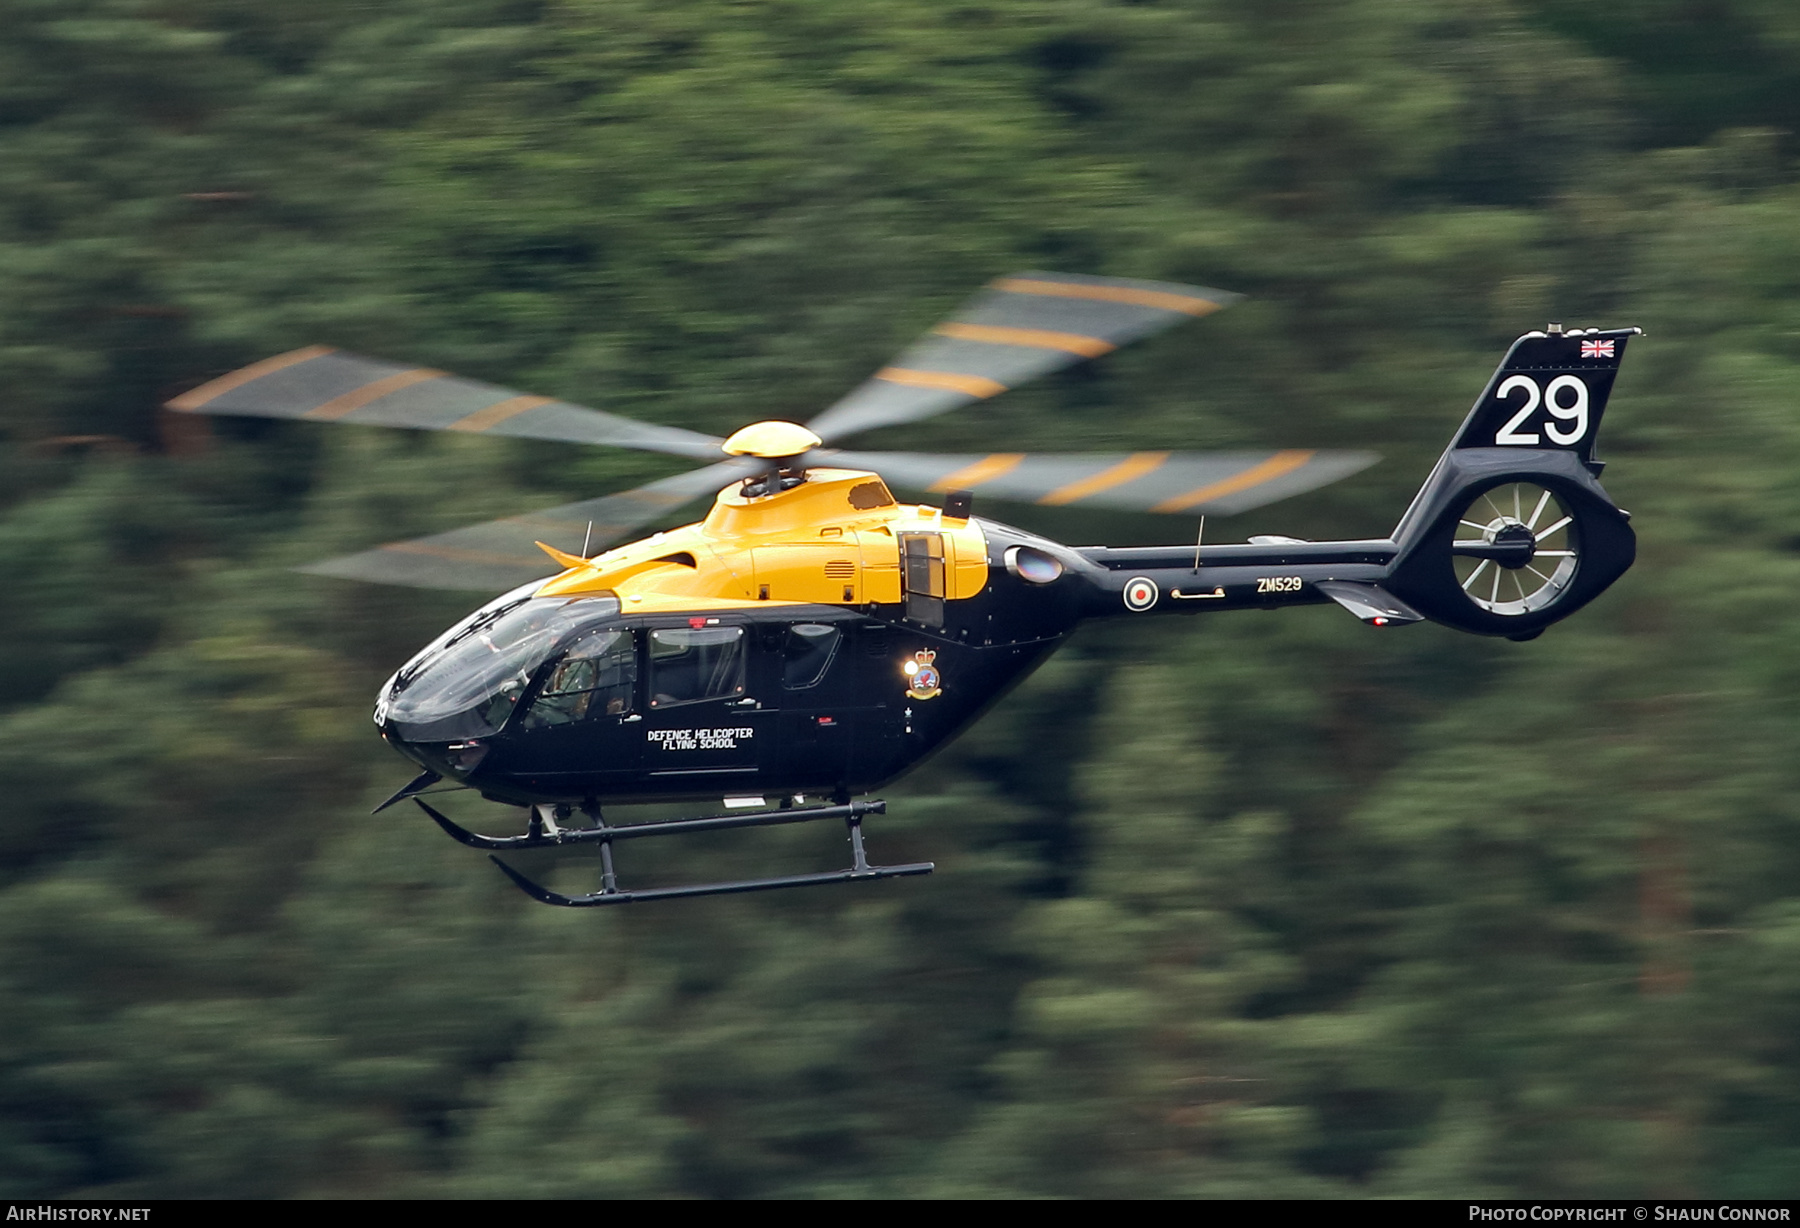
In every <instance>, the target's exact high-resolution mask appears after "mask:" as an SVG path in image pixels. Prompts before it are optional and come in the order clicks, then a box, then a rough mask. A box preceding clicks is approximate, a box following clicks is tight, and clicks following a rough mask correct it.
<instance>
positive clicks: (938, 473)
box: [814, 450, 1380, 515]
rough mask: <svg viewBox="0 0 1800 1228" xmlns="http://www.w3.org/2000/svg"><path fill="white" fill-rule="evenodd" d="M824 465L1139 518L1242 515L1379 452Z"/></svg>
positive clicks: (847, 456)
mask: <svg viewBox="0 0 1800 1228" xmlns="http://www.w3.org/2000/svg"><path fill="white" fill-rule="evenodd" d="M814 456H815V457H817V458H818V463H823V464H831V465H841V466H845V467H847V468H852V469H873V470H874V471H875V472H877V473H879V474H881V476H882V477H883V478H885V479H887V480H888V481H889V482H891V483H894V484H896V485H899V486H909V487H912V488H913V489H915V490H926V491H933V492H939V491H946V490H973V491H978V492H980V493H981V494H982V495H984V496H989V497H992V498H996V499H1012V500H1016V501H1018V502H1021V503H1037V504H1041V505H1044V506H1047V507H1060V506H1072V507H1105V508H1119V509H1122V510H1125V511H1133V512H1211V513H1215V514H1221V515H1223V514H1229V513H1232V512H1241V511H1245V510H1247V509H1249V508H1253V507H1261V506H1262V505H1263V504H1265V503H1274V502H1276V501H1277V500H1279V499H1286V498H1289V497H1290V496H1292V495H1297V494H1300V493H1301V492H1303V491H1308V490H1312V489H1314V488H1315V487H1319V486H1325V485H1328V484H1330V483H1332V482H1335V481H1337V480H1338V479H1339V478H1342V477H1348V476H1349V475H1350V474H1352V473H1355V472H1356V471H1357V470H1359V469H1366V468H1367V467H1368V466H1370V465H1372V464H1374V463H1375V462H1376V461H1377V460H1379V459H1380V458H1379V457H1378V456H1376V454H1375V453H1373V452H1306V451H1288V452H1129V453H1126V452H1062V453H1057V452H1040V453H1035V454H1033V453H1024V452H996V453H993V454H991V455H987V456H953V455H948V454H944V453H931V452H839V451H832V450H821V451H819V452H816V453H814Z"/></svg>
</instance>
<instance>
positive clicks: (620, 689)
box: [524, 630, 638, 729]
mask: <svg viewBox="0 0 1800 1228" xmlns="http://www.w3.org/2000/svg"><path fill="white" fill-rule="evenodd" d="M637 677H638V663H637V642H636V640H635V638H634V637H633V636H632V633H631V632H629V631H618V630H613V631H594V632H590V633H589V634H587V635H585V636H583V637H581V638H580V639H579V640H576V641H575V643H574V644H573V645H571V646H570V648H569V651H568V652H566V653H564V654H563V656H562V659H561V660H559V661H557V662H556V663H555V664H554V665H552V666H551V667H550V673H549V675H548V676H547V677H546V678H545V679H544V685H543V686H542V687H541V688H540V689H539V690H538V697H537V700H536V702H534V703H533V704H532V705H531V710H530V711H529V712H527V713H526V714H525V721H524V725H525V728H527V729H538V728H541V727H543V726H546V725H572V724H574V723H575V722H576V721H581V720H586V719H587V718H588V717H592V716H623V715H625V714H626V713H628V712H630V711H631V709H632V705H633V702H634V700H635V698H636V691H637Z"/></svg>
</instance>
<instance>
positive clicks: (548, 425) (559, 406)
mask: <svg viewBox="0 0 1800 1228" xmlns="http://www.w3.org/2000/svg"><path fill="white" fill-rule="evenodd" d="M169 408H170V409H174V410H181V411H183V412H186V413H203V414H244V415H248V416H252V417H258V418H299V419H303V420H306V421H311V422H352V423H356V424H359V425H367V426H399V427H411V428H414V429H416V430H426V431H467V432H470V433H474V434H484V435H517V436H521V437H523V438H526V439H558V440H566V441H567V442H569V443H599V444H611V445H612V446H614V447H619V448H637V449H640V450H642V451H647V452H672V453H674V454H675V455H676V456H688V457H694V458H696V459H703V460H712V459H714V458H715V457H717V456H718V455H719V444H720V443H721V442H722V441H721V440H719V439H718V438H716V437H714V436H711V435H702V434H700V433H699V432H698V431H689V430H684V429H682V428H681V427H678V426H657V425H655V424H653V423H648V422H637V421H633V420H632V419H630V418H621V417H618V416H617V415H615V414H606V413H601V412H600V411H599V410H597V409H588V408H586V407H584V406H580V405H570V404H568V403H567V402H564V401H558V400H556V399H554V398H552V397H538V396H526V395H524V394H522V393H518V392H514V391H513V390H511V389H509V388H496V387H495V386H494V385H492V384H482V383H478V382H476V381H475V380H467V379H460V378H458V377H456V376H454V375H446V374H445V373H444V372H442V371H434V370H432V369H431V368H429V367H408V366H404V365H402V364H400V363H392V362H384V361H382V360H380V359H377V358H363V357H360V356H358V355H356V354H346V353H344V352H343V351H341V350H334V349H330V348H328V347H326V346H313V347H311V348H309V349H304V350H294V351H292V352H290V353H287V354H280V355H277V356H276V357H274V358H266V359H264V360H263V361H262V362H258V363H252V364H251V365H250V366H247V367H244V368H242V369H241V370H237V371H233V372H232V373H231V374H229V375H222V376H220V377H219V378H218V379H215V380H213V381H212V382H211V383H207V384H202V385H201V386H200V387H198V388H195V389H194V390H193V391H191V392H186V393H183V394H182V395H181V396H178V397H176V398H175V399H174V400H173V401H170V402H169Z"/></svg>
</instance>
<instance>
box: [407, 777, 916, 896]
mask: <svg viewBox="0 0 1800 1228" xmlns="http://www.w3.org/2000/svg"><path fill="white" fill-rule="evenodd" d="M412 801H413V803H414V804H415V805H417V806H418V807H419V809H421V810H423V811H424V812H425V813H426V814H427V815H429V816H430V817H431V820H432V821H433V822H434V823H436V824H437V825H438V826H439V827H441V828H443V829H444V831H445V832H446V833H448V834H449V836H450V837H451V839H453V840H456V841H457V842H459V843H461V844H466V845H468V846H469V847H470V848H478V849H536V848H561V847H564V846H566V845H573V844H598V845H599V846H600V864H601V889H600V890H599V891H596V892H594V893H593V894H591V895H563V894H561V893H560V892H555V891H551V890H549V889H548V888H545V887H541V886H539V885H538V884H537V883H534V882H532V881H531V880H530V879H529V878H526V877H525V876H524V875H523V874H520V873H519V872H518V871H517V870H515V869H513V868H512V867H511V866H509V865H507V864H506V863H505V862H504V861H501V860H500V859H499V858H498V857H492V856H490V857H489V860H490V861H492V862H493V863H494V864H495V865H497V866H499V867H500V869H501V871H502V872H504V873H505V875H506V876H507V877H508V878H510V879H512V881H513V882H514V883H515V884H517V886H518V888H519V890H521V891H523V892H524V893H525V894H526V895H528V896H530V897H531V898H532V899H534V900H537V901H538V902H539V903H543V904H555V905H558V906H560V907H563V908H599V907H604V906H606V905H608V904H632V903H640V902H645V901H649V900H675V899H686V898H688V897H692V896H701V895H737V894H741V893H742V892H746V891H779V890H781V889H783V888H787V887H820V886H827V885H829V884H832V883H859V882H872V881H874V880H875V879H881V878H905V877H910V876H912V875H915V874H930V873H931V872H932V870H933V869H935V868H936V867H935V865H934V864H933V863H932V862H929V861H917V862H912V863H910V864H908V865H900V866H872V865H870V864H869V859H868V855H867V853H866V852H865V851H864V849H863V835H862V821H863V817H864V816H865V815H871V814H886V813H887V803H886V802H884V801H873V802H848V803H846V804H843V805H838V806H806V807H799V808H796V809H789V810H764V811H759V812H757V813H756V814H722V815H715V816H712V817H710V818H703V819H677V820H674V821H672V822H668V823H631V824H627V825H625V826H622V827H608V826H607V825H606V821H605V820H604V819H603V818H601V816H600V810H599V807H597V806H588V807H583V812H584V813H586V814H587V815H588V817H589V818H591V819H592V820H593V821H594V826H592V827H575V828H569V827H562V826H560V825H559V824H558V823H557V817H558V815H557V808H556V807H553V806H534V807H532V810H531V825H530V829H529V830H528V831H527V832H526V834H524V835H522V836H484V835H480V834H479V833H477V832H472V831H470V830H469V829H468V828H466V827H463V826H461V825H459V824H457V823H454V822H452V821H451V820H450V819H448V818H446V817H445V816H443V815H442V814H439V813H438V812H437V811H436V810H434V809H432V808H431V807H430V806H429V805H427V804H426V803H425V802H424V801H423V800H422V799H421V798H419V797H416V796H415V797H413V798H412ZM567 815H568V812H567V809H566V808H564V810H563V816H562V817H565V818H566V817H567ZM818 819H842V820H844V825H845V826H846V827H847V828H849V831H850V852H851V864H850V867H849V868H848V869H844V870H830V871H826V872H825V873H823V874H790V875H785V876H783V877H779V878H749V879H740V880H738V881H735V882H722V883H692V884H688V885H685V886H680V887H652V888H649V889H646V890H638V891H632V890H626V889H622V888H620V886H619V881H618V874H617V873H616V871H615V870H614V867H613V851H612V846H613V845H614V844H615V843H617V842H618V841H620V840H637V839H645V838H648V837H651V836H680V835H688V834H692V833H694V832H702V831H725V830H728V829H730V828H734V827H773V826H776V825H779V824H784V823H810V822H813V821H815V820H818Z"/></svg>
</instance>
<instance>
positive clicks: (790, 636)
mask: <svg viewBox="0 0 1800 1228" xmlns="http://www.w3.org/2000/svg"><path fill="white" fill-rule="evenodd" d="M843 638H844V636H843V632H841V631H839V630H838V629H837V628H836V627H831V626H827V625H826V624H824V623H795V624H794V625H793V626H791V627H789V628H788V633H787V642H786V643H785V644H784V645H783V646H782V652H781V685H782V686H784V687H786V688H787V689H788V690H790V691H804V690H805V689H806V688H808V687H812V686H817V685H818V684H819V679H821V678H823V677H824V676H825V671H826V670H827V669H829V668H830V666H831V659H832V657H834V656H836V655H837V648H838V641H839V640H841V639H843Z"/></svg>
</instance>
